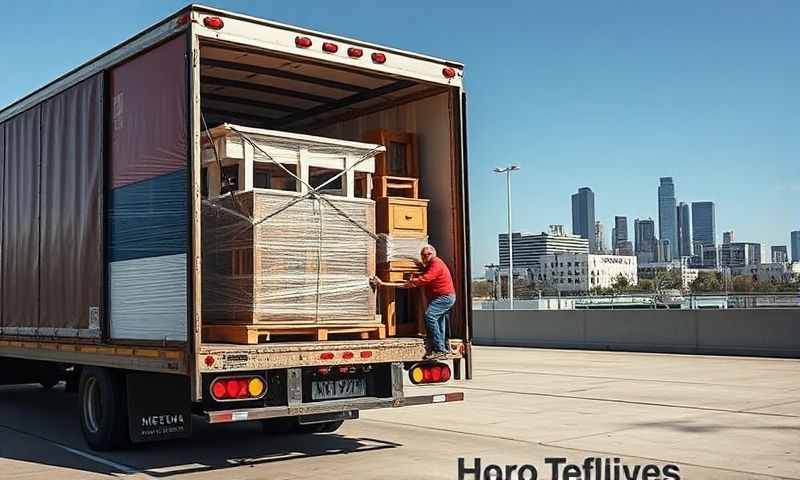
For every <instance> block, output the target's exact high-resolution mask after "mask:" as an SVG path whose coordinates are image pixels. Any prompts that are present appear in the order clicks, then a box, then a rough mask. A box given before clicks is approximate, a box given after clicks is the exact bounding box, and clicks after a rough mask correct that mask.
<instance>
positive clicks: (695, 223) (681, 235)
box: [515, 177, 800, 262]
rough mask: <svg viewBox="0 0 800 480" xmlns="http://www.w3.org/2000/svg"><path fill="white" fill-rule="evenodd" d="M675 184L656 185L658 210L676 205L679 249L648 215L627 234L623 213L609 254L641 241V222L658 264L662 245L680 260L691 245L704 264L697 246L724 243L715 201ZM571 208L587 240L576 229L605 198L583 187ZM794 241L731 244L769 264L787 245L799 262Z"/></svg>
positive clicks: (669, 180) (792, 235)
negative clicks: (752, 250) (688, 194)
mask: <svg viewBox="0 0 800 480" xmlns="http://www.w3.org/2000/svg"><path fill="white" fill-rule="evenodd" d="M665 181H666V184H667V190H666V191H665V192H664V195H663V196H662V187H664V185H665ZM675 183H676V182H675V181H674V178H673V177H660V178H659V185H658V186H657V191H658V196H657V201H656V211H657V212H659V213H662V214H663V213H665V212H666V209H667V208H670V202H672V203H674V204H675V206H674V208H672V209H671V211H672V212H673V214H674V222H675V238H676V242H677V244H678V246H677V247H676V248H675V249H673V248H672V245H671V240H669V239H662V238H660V236H659V233H660V228H661V227H660V224H659V222H658V221H657V220H654V219H653V217H652V216H647V217H642V218H638V217H637V218H634V219H633V220H634V222H633V235H631V234H630V232H629V231H628V227H629V224H628V221H627V218H629V217H630V216H629V215H626V214H625V213H621V214H615V215H614V216H613V221H612V222H609V223H608V224H610V225H613V226H614V227H613V228H612V231H611V237H610V238H611V240H610V241H611V243H610V250H608V251H610V252H613V251H614V248H615V242H616V238H620V237H627V238H633V239H634V240H638V239H639V236H638V235H637V229H638V228H639V224H640V223H641V222H645V223H646V222H651V223H652V225H651V227H650V228H651V229H652V230H653V233H654V234H655V235H654V240H655V244H654V245H653V246H652V247H648V246H647V245H645V246H644V249H645V250H642V251H643V252H644V253H645V254H647V253H650V254H652V255H653V258H652V260H651V261H657V260H658V258H659V257H660V258H662V259H663V258H664V256H665V253H664V252H663V250H664V248H663V245H668V246H669V250H670V252H672V251H673V250H678V252H679V253H681V255H677V256H675V255H672V256H671V257H670V259H671V258H680V256H687V255H682V253H683V252H684V251H685V250H684V249H683V245H684V242H687V243H688V245H689V248H690V250H691V254H692V255H695V256H699V257H700V261H702V258H703V252H702V251H695V248H694V247H696V246H699V244H705V245H706V246H708V245H716V246H717V247H719V246H720V245H722V243H720V244H716V238H717V233H716V228H717V226H716V221H715V219H716V203H715V202H714V201H708V200H703V201H695V200H692V199H683V198H681V196H680V195H678V194H677V193H676V192H675ZM663 197H666V199H667V204H666V205H665V209H664V212H661V208H662V204H663V202H662V199H663ZM570 205H571V213H572V222H573V232H572V233H573V234H575V235H578V236H581V237H582V238H585V237H583V235H582V233H579V232H575V227H576V226H578V225H579V224H580V223H582V222H587V221H591V218H588V215H587V213H589V210H590V211H591V212H592V213H594V212H595V211H596V208H597V206H598V205H599V206H602V197H601V196H600V197H599V199H598V196H597V195H596V192H595V190H593V189H592V187H590V186H589V187H580V188H578V193H573V194H572V195H571V202H570ZM587 207H589V208H587ZM690 211H691V213H689V212H690ZM682 212H683V213H682ZM684 215H686V216H685V217H684ZM657 216H658V215H656V217H657ZM594 218H596V220H595V224H596V226H599V227H600V229H601V230H600V231H602V229H603V227H602V225H604V222H602V220H600V217H599V216H597V215H595V216H594ZM696 218H697V219H696ZM576 222H578V223H576ZM555 223H556V224H559V223H558V222H555ZM681 223H683V225H684V226H689V231H688V232H682V229H681V225H680V224H681ZM562 225H563V224H562ZM623 225H624V228H625V230H624V233H622V232H618V231H617V228H618V227H620V228H622V227H623ZM551 226H552V223H551ZM645 228H647V227H645ZM588 230H589V232H590V233H589V235H590V236H591V237H592V239H591V241H590V243H589V245H590V246H591V245H593V244H598V245H599V243H598V242H597V240H599V239H596V238H594V237H595V235H596V234H597V231H598V230H597V229H596V228H590V229H588ZM533 231H536V229H533V230H525V229H515V234H516V233H527V234H530V233H531V232H533ZM541 231H542V232H544V229H541ZM734 231H736V227H735V226H734V227H732V228H731V227H728V228H726V229H724V230H723V232H721V233H722V234H723V235H721V236H725V235H727V234H728V233H731V235H732V234H733V232H734ZM592 234H594V235H592ZM795 234H796V235H795ZM795 238H797V239H798V240H797V241H798V242H800V231H797V232H795V231H789V232H787V241H786V242H783V243H775V244H770V243H767V242H764V241H763V240H761V239H759V238H748V239H742V238H739V237H735V238H733V239H732V241H733V242H735V243H746V244H759V246H760V252H759V253H758V256H759V258H760V259H761V260H760V261H764V262H769V261H771V260H772V250H773V249H774V247H776V246H777V247H780V246H788V250H789V251H788V252H787V253H788V254H789V257H790V258H789V260H790V261H797V260H792V258H791V253H792V251H791V246H792V245H793V243H794V242H795ZM664 240H666V242H664V243H663V245H662V241H664ZM515 243H516V242H515ZM632 243H633V244H634V245H633V247H634V255H636V254H639V253H640V250H639V248H640V247H637V246H636V243H635V242H632ZM648 248H652V249H653V250H652V251H648V250H647V249H648ZM590 249H591V248H590ZM798 252H800V243H798ZM598 253H599V252H598ZM515 257H516V255H515ZM720 260H721V259H720ZM641 261H642V259H640V262H641Z"/></svg>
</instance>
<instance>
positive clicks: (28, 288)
mask: <svg viewBox="0 0 800 480" xmlns="http://www.w3.org/2000/svg"><path fill="white" fill-rule="evenodd" d="M102 94H103V81H102V76H101V75H95V76H93V77H91V78H89V79H87V80H84V81H83V82H81V83H79V84H77V85H75V86H73V87H71V88H69V89H67V90H65V91H63V92H61V93H59V94H58V95H56V96H54V97H52V98H50V99H48V100H47V101H45V102H43V103H42V104H40V105H37V106H35V107H33V108H31V109H29V110H27V111H25V112H23V113H21V114H19V115H17V116H16V117H14V118H12V119H10V120H8V121H7V122H6V123H5V128H4V130H5V142H4V143H5V145H4V166H5V168H4V172H3V173H4V174H3V182H2V183H3V187H2V198H3V211H2V214H3V215H2V231H3V233H2V239H3V240H2V241H3V245H2V250H3V256H2V262H0V263H1V264H2V287H3V288H2V328H3V333H4V334H6V335H47V336H65V337H70V336H89V337H96V336H99V332H100V331H99V328H100V325H99V313H100V306H101V299H102V264H103V262H102V241H101V240H102V200H101V199H102V147H103V135H102V119H103V112H102V108H103V102H102Z"/></svg>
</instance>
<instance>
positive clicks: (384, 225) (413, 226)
mask: <svg viewBox="0 0 800 480" xmlns="http://www.w3.org/2000/svg"><path fill="white" fill-rule="evenodd" d="M377 203H378V205H377V207H378V211H377V218H378V225H377V227H378V232H379V233H388V234H391V235H396V236H400V237H424V236H425V235H427V233H428V201H427V200H423V199H410V198H397V197H384V198H380V199H378V202H377Z"/></svg>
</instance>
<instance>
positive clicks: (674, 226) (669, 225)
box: [658, 177, 678, 257]
mask: <svg viewBox="0 0 800 480" xmlns="http://www.w3.org/2000/svg"><path fill="white" fill-rule="evenodd" d="M675 208H676V205H675V184H674V183H672V177H661V179H660V184H659V186H658V238H659V239H660V240H668V241H669V245H670V248H671V250H672V256H673V257H677V256H678V220H677V210H675Z"/></svg>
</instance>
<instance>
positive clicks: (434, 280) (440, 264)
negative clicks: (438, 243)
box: [413, 257, 456, 300]
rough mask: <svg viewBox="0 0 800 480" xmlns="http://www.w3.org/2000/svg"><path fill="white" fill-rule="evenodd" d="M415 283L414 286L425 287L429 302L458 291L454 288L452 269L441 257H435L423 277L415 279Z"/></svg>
mask: <svg viewBox="0 0 800 480" xmlns="http://www.w3.org/2000/svg"><path fill="white" fill-rule="evenodd" d="M413 281H414V285H420V286H424V287H425V293H427V295H428V300H433V299H434V298H436V297H441V296H442V295H451V294H455V293H456V289H455V287H454V286H453V278H452V277H451V276H450V269H449V268H447V265H446V264H445V263H444V261H443V260H442V259H441V258H439V257H433V259H432V260H431V261H430V263H428V266H427V267H426V268H425V271H424V272H423V273H422V275H420V276H419V277H415V278H414V280H413Z"/></svg>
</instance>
